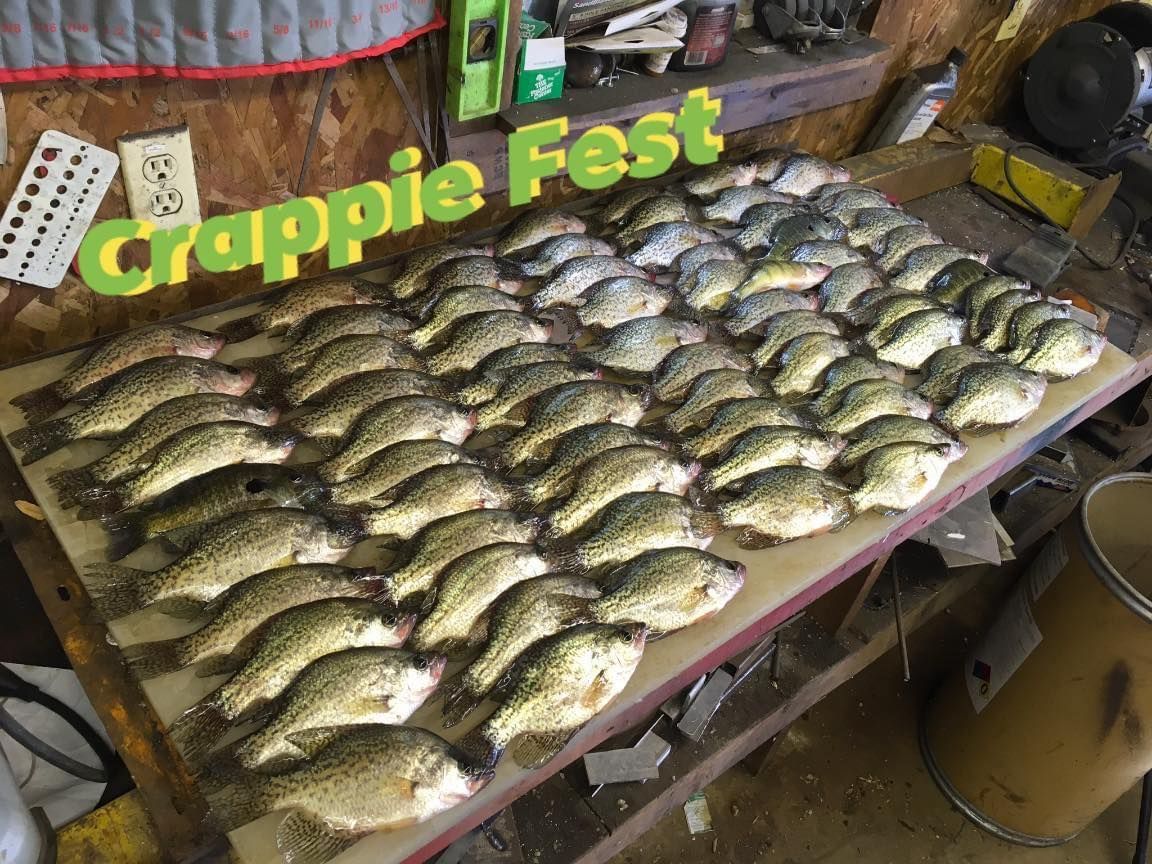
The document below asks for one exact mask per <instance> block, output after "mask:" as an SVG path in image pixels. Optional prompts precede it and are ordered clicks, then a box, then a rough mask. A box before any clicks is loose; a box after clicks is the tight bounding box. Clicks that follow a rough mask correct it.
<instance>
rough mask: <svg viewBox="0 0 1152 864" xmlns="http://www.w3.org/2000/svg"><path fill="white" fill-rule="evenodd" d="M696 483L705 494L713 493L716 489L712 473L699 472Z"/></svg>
mask: <svg viewBox="0 0 1152 864" xmlns="http://www.w3.org/2000/svg"><path fill="white" fill-rule="evenodd" d="M696 482H697V483H698V484H699V486H700V488H701V489H703V490H704V491H705V492H715V491H716V489H717V485H716V477H715V475H714V473H713V472H712V471H701V472H700V476H699V477H697V478H696Z"/></svg>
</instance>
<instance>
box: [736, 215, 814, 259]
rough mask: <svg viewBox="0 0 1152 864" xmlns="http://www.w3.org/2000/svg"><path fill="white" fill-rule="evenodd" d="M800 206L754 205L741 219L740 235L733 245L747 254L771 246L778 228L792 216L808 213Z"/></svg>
mask: <svg viewBox="0 0 1152 864" xmlns="http://www.w3.org/2000/svg"><path fill="white" fill-rule="evenodd" d="M806 212H807V210H806V208H805V207H803V206H802V205H799V204H753V205H752V206H751V207H749V208H748V209H747V210H745V211H744V215H743V216H741V217H740V229H741V230H740V233H739V234H737V235H736V236H735V237H733V238H732V244H733V245H734V246H735V247H736V248H737V249H739V250H740V251H741V252H744V253H746V254H749V253H752V252H755V251H756V250H758V249H761V248H764V247H766V246H770V245H771V243H772V235H773V233H774V232H775V231H776V228H777V226H778V225H779V224H780V223H781V222H783V221H784V220H785V219H788V218H789V217H791V216H798V215H802V214H804V213H806Z"/></svg>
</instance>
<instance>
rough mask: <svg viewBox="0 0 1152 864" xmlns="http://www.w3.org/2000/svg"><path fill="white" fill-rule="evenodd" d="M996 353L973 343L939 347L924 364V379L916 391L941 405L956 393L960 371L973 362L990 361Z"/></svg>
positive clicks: (994, 357) (994, 358)
mask: <svg viewBox="0 0 1152 864" xmlns="http://www.w3.org/2000/svg"><path fill="white" fill-rule="evenodd" d="M996 359H997V358H996V355H994V354H992V353H991V352H990V351H985V350H984V349H983V348H977V347H975V346H973V345H949V346H948V347H947V348H941V349H940V350H939V351H937V352H936V353H935V354H933V355H932V356H931V357H929V358H928V362H927V363H925V364H924V380H923V381H921V382H920V386H919V387H917V388H916V392H917V393H919V394H920V395H921V396H923V397H924V398H925V399H929V400H931V401H932V402H935V403H936V404H937V405H943V404H944V403H945V402H947V401H948V400H949V399H951V398H952V397H953V396H955V395H956V381H957V379H958V378H959V377H960V373H961V372H963V371H964V370H965V369H966V368H968V367H969V366H971V365H972V364H973V363H991V362H993V361H994V360H996Z"/></svg>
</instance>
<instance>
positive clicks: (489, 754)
mask: <svg viewBox="0 0 1152 864" xmlns="http://www.w3.org/2000/svg"><path fill="white" fill-rule="evenodd" d="M484 726H485V724H483V723H481V724H480V725H479V726H477V727H476V728H475V729H473V730H472V731H471V732H469V733H468V734H466V735H465V736H464V737H463V738H461V739H460V740H459V741H458V742H457V743H456V746H457V747H459V748H460V749H461V750H462V751H464V752H465V753H466V754H468V755H469V756H471V757H472V758H473V759H474V760H475V762H476V763H477V764H478V765H479V766H480V767H481V768H484V769H492V768H495V767H496V765H497V763H498V762H499V761H500V758H501V757H502V756H503V755H504V748H503V747H501V746H500V745H499V744H494V743H493V742H492V741H489V740H488V737H487V736H486V735H485V734H484Z"/></svg>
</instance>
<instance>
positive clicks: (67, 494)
mask: <svg viewBox="0 0 1152 864" xmlns="http://www.w3.org/2000/svg"><path fill="white" fill-rule="evenodd" d="M48 485H49V486H51V487H52V491H53V492H55V493H56V499H57V500H58V501H59V502H60V506H61V507H63V508H65V509H68V508H69V507H75V506H76V505H77V504H78V503H79V500H78V498H79V496H80V493H81V492H83V491H84V490H86V489H88V488H89V487H91V486H95V485H97V480H96V478H95V477H94V476H93V475H92V469H91V467H84V468H73V469H71V470H68V471H60V472H59V473H57V474H53V475H52V476H51V477H49V478H48Z"/></svg>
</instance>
